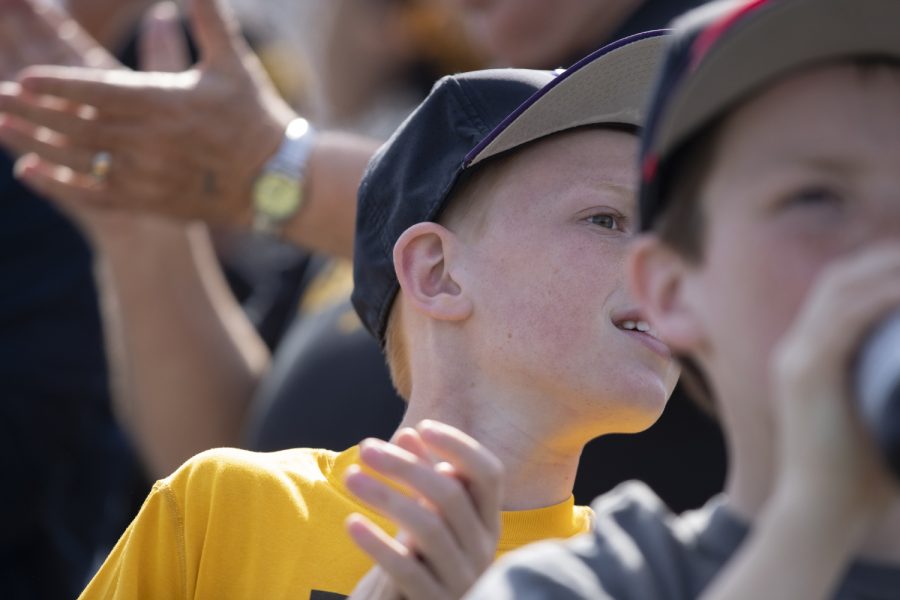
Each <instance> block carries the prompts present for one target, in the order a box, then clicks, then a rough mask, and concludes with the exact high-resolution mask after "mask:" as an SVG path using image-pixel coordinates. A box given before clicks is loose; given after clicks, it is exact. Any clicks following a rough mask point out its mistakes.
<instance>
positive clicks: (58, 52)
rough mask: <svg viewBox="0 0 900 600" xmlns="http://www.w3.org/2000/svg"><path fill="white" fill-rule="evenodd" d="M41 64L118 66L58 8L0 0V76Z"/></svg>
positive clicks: (30, 1) (28, 1) (21, 0)
mask: <svg viewBox="0 0 900 600" xmlns="http://www.w3.org/2000/svg"><path fill="white" fill-rule="evenodd" d="M41 64H45V65H68V66H75V67H97V68H106V69H115V68H120V67H121V65H120V64H119V63H118V61H116V59H115V58H113V57H112V55H110V54H109V53H108V52H107V51H106V50H104V49H103V48H102V47H101V46H100V45H99V44H98V43H97V42H95V41H94V40H93V39H92V38H91V37H90V36H89V35H87V34H86V33H85V32H84V30H83V29H81V27H79V26H78V24H77V23H75V22H74V21H73V20H72V19H71V18H70V17H69V16H68V15H67V14H66V13H64V12H63V11H61V10H60V9H58V8H56V7H54V6H52V5H49V4H48V3H47V2H40V3H39V2H35V1H34V0H0V80H4V81H9V80H11V79H13V78H15V76H16V74H17V73H19V71H21V70H22V69H24V68H25V67H29V66H32V65H41Z"/></svg>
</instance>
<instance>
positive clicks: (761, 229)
mask: <svg viewBox="0 0 900 600" xmlns="http://www.w3.org/2000/svg"><path fill="white" fill-rule="evenodd" d="M898 23H900V3H898V2H895V1H891V0H781V1H776V0H772V1H760V0H757V1H753V2H740V3H734V2H730V3H716V4H715V5H711V6H708V7H705V8H702V9H699V10H697V11H695V12H693V13H690V14H689V15H688V16H686V17H684V18H683V20H681V21H679V23H678V25H677V28H676V31H677V33H676V38H675V40H674V43H673V44H672V46H671V47H670V50H669V54H668V57H667V61H666V63H665V65H666V66H665V68H664V69H663V74H662V79H661V83H660V84H659V87H658V88H657V89H658V92H657V95H656V98H655V102H654V104H653V107H652V109H651V112H650V117H649V126H648V129H647V131H646V136H645V140H644V146H643V151H642V156H643V175H644V179H643V185H642V192H641V211H642V214H641V216H642V221H641V224H642V228H643V229H645V230H647V231H648V233H647V235H646V236H644V238H643V239H642V240H641V241H640V242H638V244H636V247H635V249H634V250H633V252H632V255H631V259H630V267H629V277H630V280H631V283H632V287H633V289H634V290H635V291H636V293H637V295H638V297H639V298H640V300H641V302H642V304H643V305H644V306H645V307H646V309H647V311H648V313H649V314H650V316H651V322H652V323H653V324H654V326H655V327H657V328H658V330H659V332H660V333H661V335H662V337H663V339H664V340H666V341H667V342H668V343H669V344H670V345H671V347H672V348H673V349H674V351H675V352H676V353H677V354H679V355H681V357H682V358H683V365H684V368H685V373H686V375H688V376H692V377H693V379H695V380H697V381H698V382H701V383H702V385H701V386H700V387H701V388H705V389H706V390H707V391H708V392H709V394H710V396H711V397H712V398H714V399H715V407H716V410H717V412H718V415H719V418H720V419H721V421H722V423H723V426H724V429H725V432H726V438H727V440H728V445H729V461H730V469H729V477H728V485H727V489H726V493H725V494H724V495H723V496H722V497H720V498H717V499H715V500H714V501H713V502H711V503H710V504H709V505H708V506H706V507H704V508H703V509H701V510H699V511H696V512H693V513H689V514H686V515H683V516H680V517H676V516H673V515H671V514H670V513H668V512H667V510H666V509H665V507H664V506H662V505H661V503H660V502H659V501H658V500H657V499H656V498H655V497H654V496H653V494H652V493H651V492H650V491H649V490H648V489H646V488H644V487H641V486H640V485H626V486H624V487H622V488H620V489H619V490H617V491H615V492H613V493H611V494H609V495H608V496H606V497H602V498H600V499H599V500H598V501H597V503H596V504H595V505H594V509H595V511H596V512H597V521H596V526H595V528H594V532H593V534H592V535H591V536H586V537H583V538H580V539H578V540H573V541H572V542H570V543H567V544H566V545H556V544H542V545H538V546H537V547H535V548H533V549H529V550H526V551H523V552H522V553H520V554H518V555H516V556H514V557H509V559H507V560H508V562H505V564H504V565H503V566H502V568H498V569H497V570H496V571H495V572H492V573H489V574H488V575H487V576H486V577H485V579H484V580H483V581H482V582H481V583H480V584H479V585H478V586H477V587H476V590H475V591H474V592H473V594H472V597H474V598H491V599H492V600H494V599H498V598H500V599H502V598H511V597H528V598H554V599H557V598H606V597H614V598H641V599H652V598H694V597H697V596H698V595H700V594H701V593H705V594H706V595H707V596H708V597H721V598H822V597H837V598H863V597H864V598H884V599H888V598H894V599H896V598H898V597H900V495H898V487H897V482H896V481H895V480H893V479H892V477H891V476H890V475H889V473H888V471H887V469H886V468H885V466H884V461H883V459H882V457H880V456H879V455H878V453H877V452H876V451H875V449H874V447H873V444H872V443H871V440H870V437H869V436H868V434H867V433H866V431H865V430H864V428H863V427H862V426H861V424H860V422H859V420H858V418H857V415H856V411H855V401H854V400H855V398H854V394H853V393H852V389H853V385H852V384H853V381H852V364H853V360H854V357H855V354H856V352H857V350H858V348H859V345H860V343H861V341H862V339H863V338H864V336H865V334H866V333H867V332H868V331H869V330H870V329H871V328H872V327H873V326H877V323H878V322H879V320H880V319H882V318H884V317H885V316H886V315H887V314H888V313H889V312H890V311H892V310H894V309H896V308H897V307H898V306H900V244H898V234H900V36H898V35H897V26H898ZM685 468H690V465H685ZM526 590H527V593H526Z"/></svg>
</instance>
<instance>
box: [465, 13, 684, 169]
mask: <svg viewBox="0 0 900 600" xmlns="http://www.w3.org/2000/svg"><path fill="white" fill-rule="evenodd" d="M670 32H671V30H670V29H654V30H652V31H644V32H642V33H636V34H634V35H630V36H628V37H626V38H622V39H621V40H618V41H616V42H613V43H611V44H607V45H606V46H604V47H602V48H600V49H599V50H595V51H594V52H592V53H590V54H588V55H587V56H585V57H584V58H582V59H581V60H579V61H578V62H577V63H575V64H574V65H572V66H571V67H569V68H568V69H566V70H565V71H563V72H562V73H561V74H560V75H557V76H556V78H555V79H553V80H552V81H551V82H550V83H548V84H547V85H545V86H544V87H542V88H541V89H539V90H538V91H536V92H535V93H534V94H532V95H531V97H530V98H528V100H526V101H525V102H523V103H522V105H521V106H519V108H517V109H516V110H514V111H513V112H512V113H511V114H510V115H509V116H508V117H506V118H505V119H503V121H501V122H500V124H499V125H497V126H496V127H494V129H493V131H491V132H490V133H489V134H487V136H486V137H485V138H484V139H483V140H481V142H479V143H478V145H477V146H475V147H474V148H473V149H472V150H471V151H470V152H469V153H468V154H466V157H465V158H464V159H463V166H464V167H468V166H469V163H471V162H472V161H473V160H475V159H476V158H477V157H478V155H479V154H481V151H482V150H484V149H485V148H487V146H488V145H490V143H491V142H493V141H494V140H495V139H496V138H497V136H499V135H500V134H501V133H503V131H504V130H506V128H507V127H509V126H510V125H511V124H512V123H513V121H515V120H516V119H518V118H519V116H520V115H521V114H522V113H523V112H525V111H526V110H528V109H529V108H530V107H531V105H532V104H534V103H535V102H537V101H538V100H540V99H541V98H543V97H544V95H545V94H547V93H548V92H549V91H550V90H552V89H553V88H555V87H556V86H557V85H559V84H560V83H562V82H563V81H564V80H565V79H567V78H568V77H569V76H570V75H572V74H573V73H576V72H577V71H579V70H580V69H581V68H582V67H584V66H585V65H588V64H590V63H592V62H594V61H595V60H597V59H598V58H600V57H601V56H605V55H606V54H609V53H610V52H612V51H614V50H618V49H619V48H622V47H624V46H627V45H629V44H631V43H634V42H639V41H641V40H644V39H648V38H653V37H659V36H661V35H666V34H667V33H670Z"/></svg>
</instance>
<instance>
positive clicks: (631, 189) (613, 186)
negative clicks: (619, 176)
mask: <svg viewBox="0 0 900 600" xmlns="http://www.w3.org/2000/svg"><path fill="white" fill-rule="evenodd" d="M589 187H590V188H592V189H598V190H600V189H607V190H609V191H612V192H616V193H617V194H621V195H623V196H635V195H636V194H637V187H636V186H635V185H631V186H629V185H626V184H622V183H617V182H615V181H607V180H603V181H596V182H591V183H590V185H589Z"/></svg>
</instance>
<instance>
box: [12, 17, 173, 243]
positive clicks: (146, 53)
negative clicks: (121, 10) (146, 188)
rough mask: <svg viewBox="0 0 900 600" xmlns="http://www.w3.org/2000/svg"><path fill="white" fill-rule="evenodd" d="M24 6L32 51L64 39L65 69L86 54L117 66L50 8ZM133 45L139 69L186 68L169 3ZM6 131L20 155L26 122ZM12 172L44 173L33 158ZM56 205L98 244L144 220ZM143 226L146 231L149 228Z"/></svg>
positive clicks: (148, 19) (50, 139)
mask: <svg viewBox="0 0 900 600" xmlns="http://www.w3.org/2000/svg"><path fill="white" fill-rule="evenodd" d="M30 6H31V8H32V9H33V10H31V11H30V12H29V14H30V19H31V21H32V25H31V27H32V29H34V30H35V31H39V32H41V35H43V36H45V39H44V42H45V43H44V44H40V45H36V47H43V48H52V47H53V46H54V44H56V43H57V42H59V41H60V40H62V39H63V38H64V37H65V38H66V39H68V40H70V41H71V42H72V45H68V46H66V48H68V52H69V56H68V59H67V60H68V62H69V63H70V64H79V60H81V62H80V64H89V63H90V58H89V55H90V54H92V53H93V55H94V56H95V57H106V63H107V64H110V65H113V66H115V65H117V64H118V63H116V62H115V59H113V58H112V57H111V56H110V55H109V54H107V53H106V51H105V50H103V49H102V48H101V47H100V46H99V45H98V44H96V42H94V41H93V39H92V38H91V37H90V36H88V35H87V34H86V33H85V32H84V30H83V29H81V27H80V26H79V25H78V24H77V23H76V22H74V21H72V20H71V19H70V18H69V17H68V16H67V15H66V14H65V13H63V12H61V11H59V10H57V9H54V8H42V9H39V8H38V7H36V6H34V5H30ZM139 41H140V56H139V59H140V63H141V68H142V69H147V70H155V71H177V70H183V69H184V68H186V67H187V66H189V65H190V60H189V54H188V51H187V43H186V39H185V37H184V34H183V32H182V30H181V23H180V20H179V17H178V14H177V8H176V7H175V5H174V4H172V3H171V2H160V3H158V4H156V5H155V6H154V7H153V8H151V9H150V10H148V11H147V14H146V16H145V19H144V21H143V27H142V31H141V37H140V40H139ZM31 43H34V44H36V43H37V40H35V39H32V40H31ZM47 56H49V55H47ZM79 57H80V58H79ZM13 119H14V118H13ZM11 130H12V131H13V132H14V134H13V135H11V136H10V137H9V139H8V140H7V142H8V144H7V146H8V147H9V148H10V149H12V150H13V151H16V152H17V154H26V149H27V147H28V144H27V140H28V139H29V135H35V132H34V131H33V130H32V129H30V127H29V124H28V123H25V122H21V121H19V122H16V123H13V124H11ZM26 132H27V133H26ZM38 135H41V136H42V137H43V139H44V140H45V141H46V142H47V143H65V142H64V141H63V140H60V139H59V137H58V136H54V135H53V134H52V133H49V132H46V131H45V132H40V133H38ZM16 168H17V170H22V169H25V168H36V169H43V168H47V165H46V163H41V161H40V160H39V159H38V157H36V156H34V155H29V154H26V156H25V157H24V158H23V159H22V160H20V161H19V163H18V164H17V166H16ZM51 175H52V173H51ZM59 204H60V208H61V209H62V210H63V211H64V212H66V213H67V214H68V215H69V217H70V218H72V219H73V221H75V222H76V223H78V224H79V225H81V227H82V229H83V230H84V231H85V233H87V234H88V235H89V236H90V237H91V239H93V240H94V241H102V240H103V239H106V238H107V237H109V236H128V235H129V233H130V232H131V231H132V230H133V229H132V228H133V227H135V226H144V225H145V223H144V222H143V220H144V218H143V217H142V216H140V215H136V214H134V213H126V212H124V211H102V210H98V209H96V208H94V207H92V206H90V205H82V204H70V205H67V204H65V203H59ZM146 225H147V226H150V224H146Z"/></svg>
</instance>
